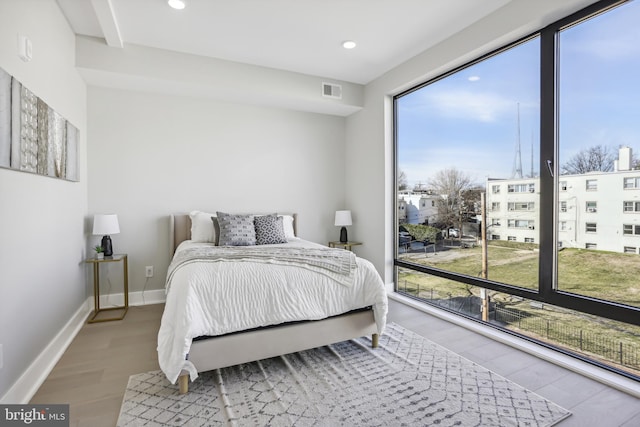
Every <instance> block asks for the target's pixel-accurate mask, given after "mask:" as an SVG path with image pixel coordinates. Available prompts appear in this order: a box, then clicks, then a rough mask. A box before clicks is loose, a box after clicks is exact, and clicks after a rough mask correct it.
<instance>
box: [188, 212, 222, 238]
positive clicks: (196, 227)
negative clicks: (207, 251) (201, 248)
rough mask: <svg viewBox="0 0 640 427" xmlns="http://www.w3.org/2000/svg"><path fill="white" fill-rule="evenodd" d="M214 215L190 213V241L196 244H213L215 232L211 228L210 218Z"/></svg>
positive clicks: (212, 227)
mask: <svg viewBox="0 0 640 427" xmlns="http://www.w3.org/2000/svg"><path fill="white" fill-rule="evenodd" d="M215 216H216V214H212V213H207V212H200V211H192V212H190V213H189V217H190V218H191V240H193V241H194V242H198V243H215V242H216V230H215V228H214V226H213V221H212V220H211V217H215Z"/></svg>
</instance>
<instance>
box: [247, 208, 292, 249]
mask: <svg viewBox="0 0 640 427" xmlns="http://www.w3.org/2000/svg"><path fill="white" fill-rule="evenodd" d="M253 224H254V225H255V227H256V244H257V245H275V244H277V243H287V237H286V236H285V234H284V226H283V224H282V217H281V216H280V217H279V216H278V215H277V214H273V215H265V216H257V217H255V218H253Z"/></svg>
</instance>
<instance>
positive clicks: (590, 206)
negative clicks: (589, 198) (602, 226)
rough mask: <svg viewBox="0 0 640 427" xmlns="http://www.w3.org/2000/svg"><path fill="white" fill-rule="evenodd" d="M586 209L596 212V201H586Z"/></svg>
mask: <svg viewBox="0 0 640 427" xmlns="http://www.w3.org/2000/svg"><path fill="white" fill-rule="evenodd" d="M586 211H587V212H589V213H595V212H598V202H587V203H586Z"/></svg>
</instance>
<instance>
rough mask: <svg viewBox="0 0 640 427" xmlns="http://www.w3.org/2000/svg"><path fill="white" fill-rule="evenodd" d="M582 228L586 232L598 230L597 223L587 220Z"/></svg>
mask: <svg viewBox="0 0 640 427" xmlns="http://www.w3.org/2000/svg"><path fill="white" fill-rule="evenodd" d="M584 228H585V230H584V231H585V232H587V233H596V232H597V231H598V224H596V223H595V222H587V223H586V224H585V227H584Z"/></svg>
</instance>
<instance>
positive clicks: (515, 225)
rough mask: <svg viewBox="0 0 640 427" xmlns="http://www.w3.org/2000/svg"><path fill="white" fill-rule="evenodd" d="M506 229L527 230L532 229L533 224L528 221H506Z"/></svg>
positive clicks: (531, 221)
mask: <svg viewBox="0 0 640 427" xmlns="http://www.w3.org/2000/svg"><path fill="white" fill-rule="evenodd" d="M507 227H509V228H528V229H530V230H533V229H534V222H533V220H530V219H508V220H507Z"/></svg>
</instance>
